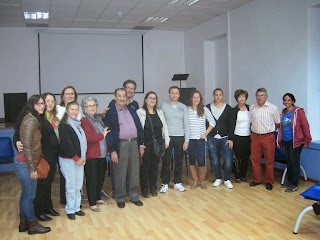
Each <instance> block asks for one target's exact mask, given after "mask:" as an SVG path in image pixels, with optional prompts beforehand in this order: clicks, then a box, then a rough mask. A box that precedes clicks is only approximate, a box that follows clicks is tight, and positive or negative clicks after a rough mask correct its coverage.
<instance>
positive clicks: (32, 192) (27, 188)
mask: <svg viewBox="0 0 320 240" xmlns="http://www.w3.org/2000/svg"><path fill="white" fill-rule="evenodd" d="M14 170H15V172H16V174H17V175H18V177H19V180H20V183H21V197H20V203H19V207H20V217H25V218H26V219H27V220H28V221H29V222H32V221H34V220H36V217H35V215H34V205H33V200H34V198H35V197H36V192H37V179H32V178H31V177H30V172H29V169H28V164H26V163H23V162H20V161H18V160H16V159H14Z"/></svg>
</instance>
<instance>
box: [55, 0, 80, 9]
mask: <svg viewBox="0 0 320 240" xmlns="http://www.w3.org/2000/svg"><path fill="white" fill-rule="evenodd" d="M80 3H81V0H51V6H55V7H64V6H76V7H78V6H79V5H80Z"/></svg>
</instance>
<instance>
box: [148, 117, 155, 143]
mask: <svg viewBox="0 0 320 240" xmlns="http://www.w3.org/2000/svg"><path fill="white" fill-rule="evenodd" d="M146 114H147V116H148V119H149V121H150V124H151V131H152V137H153V139H155V138H156V137H155V135H154V131H153V124H152V120H151V117H150V116H149V114H148V113H147V112H146Z"/></svg>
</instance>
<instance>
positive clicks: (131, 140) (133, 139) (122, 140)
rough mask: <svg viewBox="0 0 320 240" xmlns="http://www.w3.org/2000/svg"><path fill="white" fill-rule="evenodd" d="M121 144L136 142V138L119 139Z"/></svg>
mask: <svg viewBox="0 0 320 240" xmlns="http://www.w3.org/2000/svg"><path fill="white" fill-rule="evenodd" d="M120 141H121V142H134V141H137V138H129V139H120Z"/></svg>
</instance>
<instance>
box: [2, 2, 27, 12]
mask: <svg viewBox="0 0 320 240" xmlns="http://www.w3.org/2000/svg"><path fill="white" fill-rule="evenodd" d="M0 12H22V11H21V6H20V4H1V3H0Z"/></svg>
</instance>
